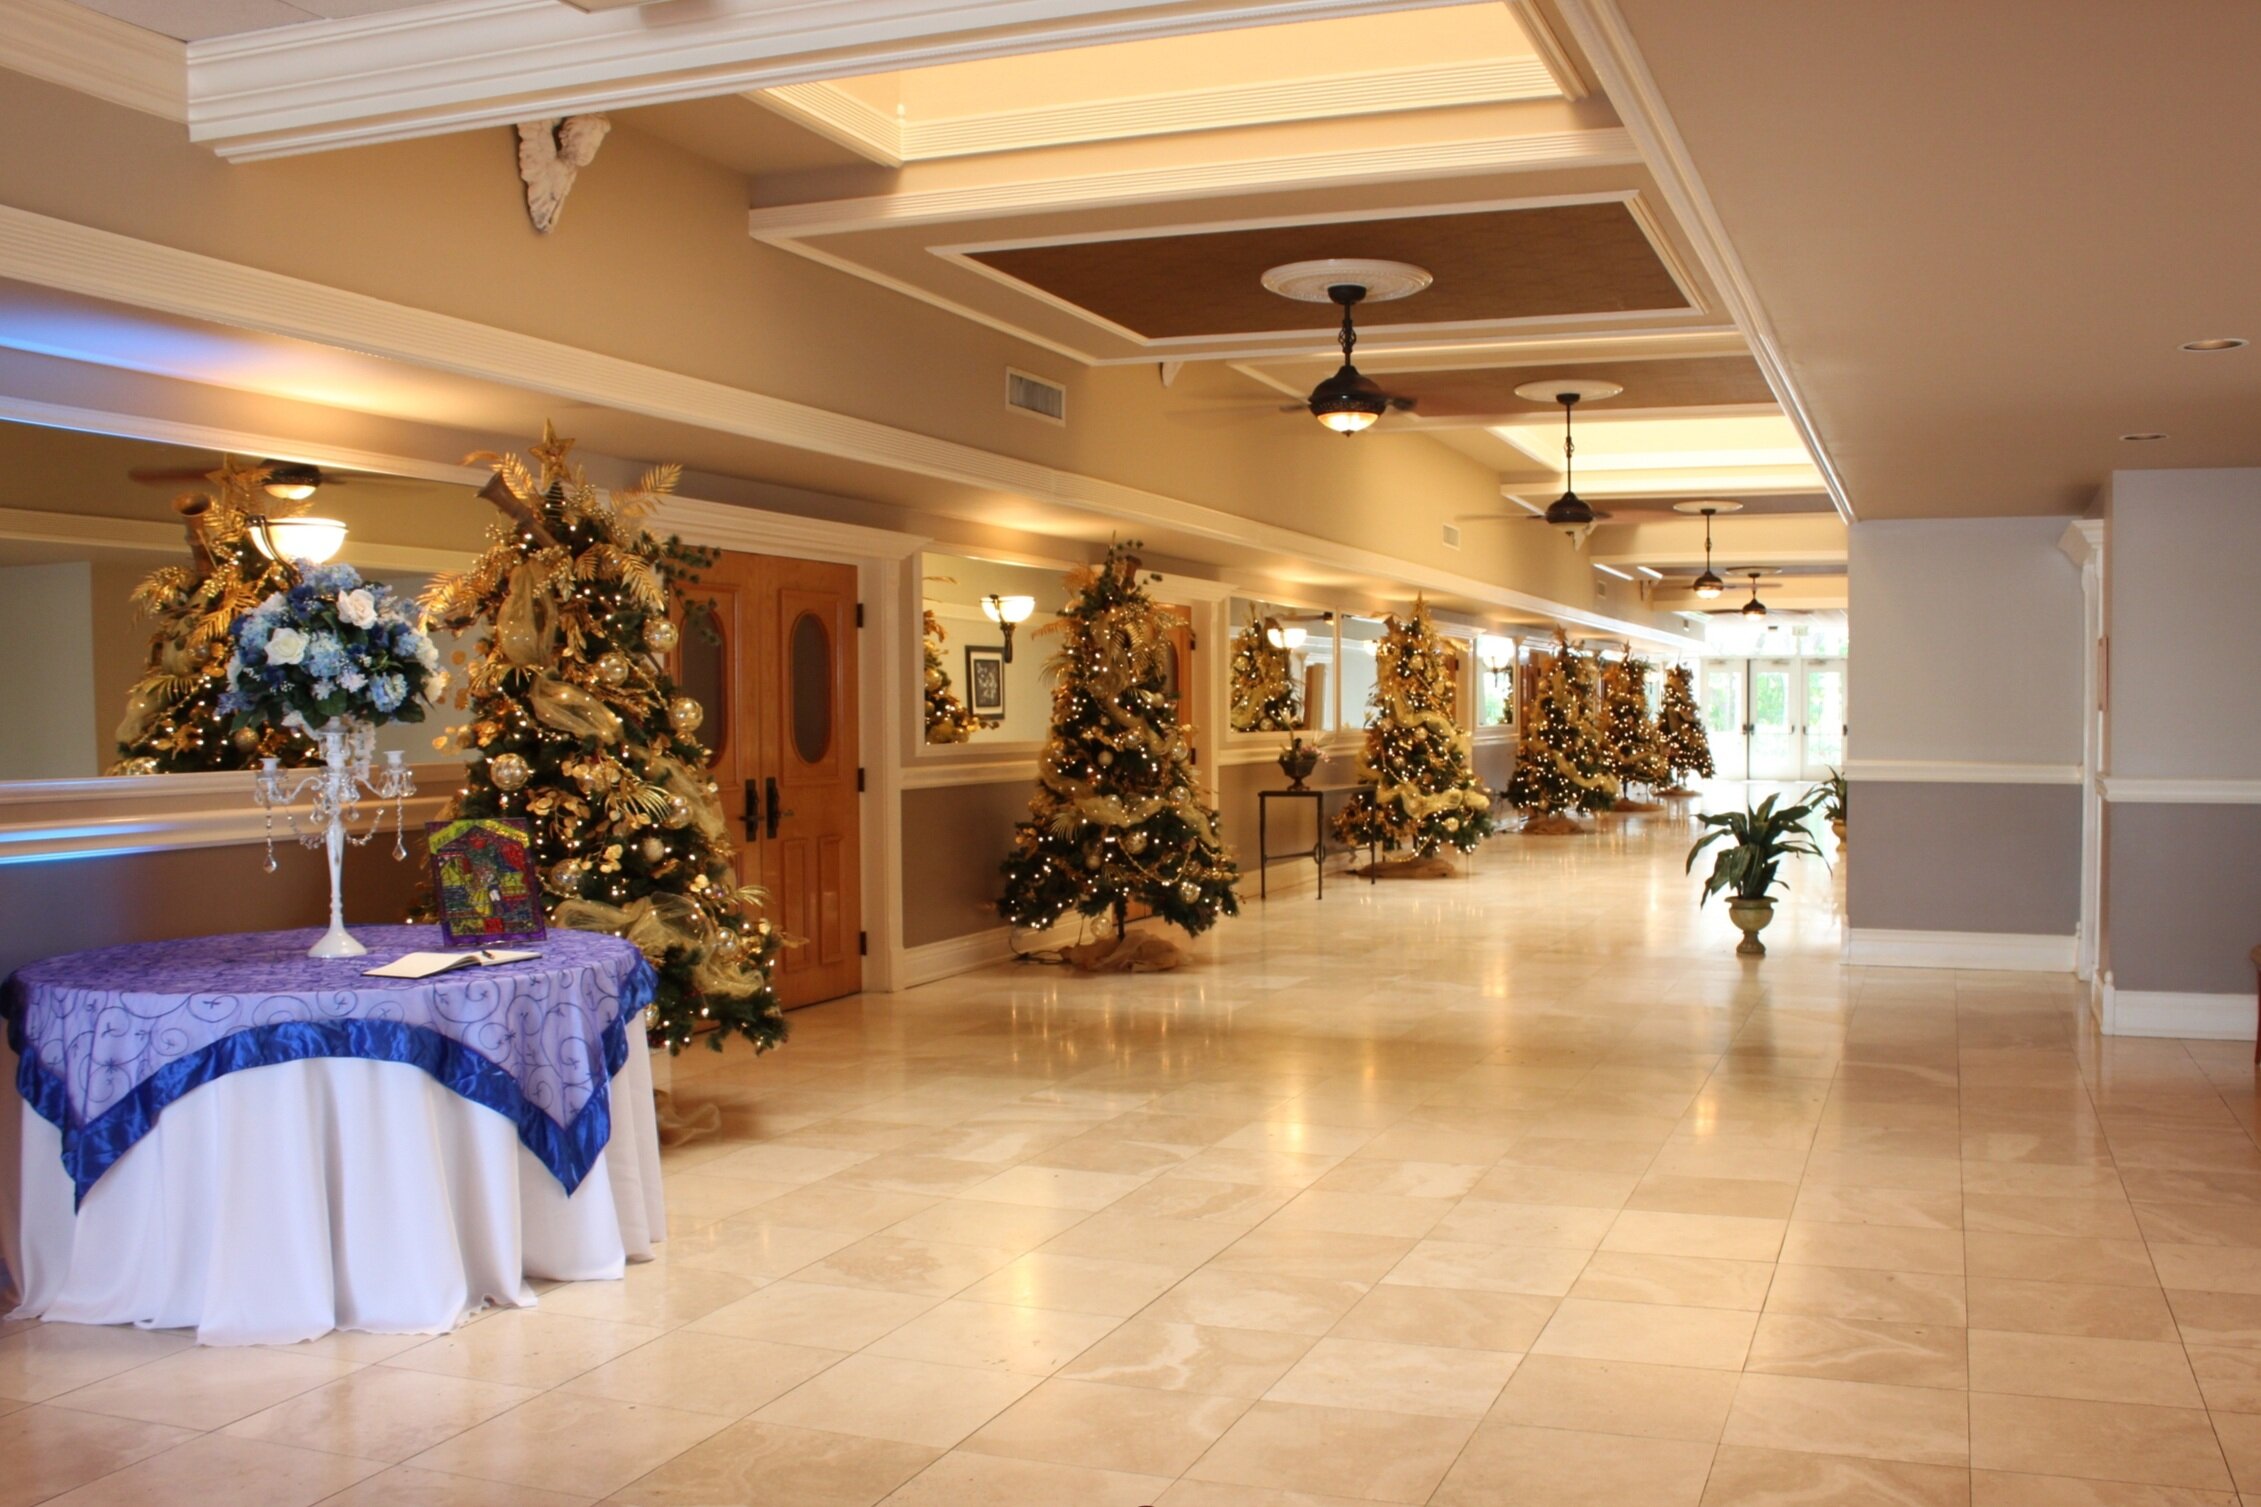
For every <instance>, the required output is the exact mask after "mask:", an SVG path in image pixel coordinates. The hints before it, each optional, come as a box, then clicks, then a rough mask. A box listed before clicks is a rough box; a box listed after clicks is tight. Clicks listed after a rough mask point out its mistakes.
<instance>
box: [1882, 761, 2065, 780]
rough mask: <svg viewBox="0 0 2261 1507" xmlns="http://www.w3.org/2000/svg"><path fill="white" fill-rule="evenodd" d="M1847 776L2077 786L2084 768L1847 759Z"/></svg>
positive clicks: (1988, 762) (1985, 762)
mask: <svg viewBox="0 0 2261 1507" xmlns="http://www.w3.org/2000/svg"><path fill="white" fill-rule="evenodd" d="M1845 777H1846V778H1847V779H1850V780H1889V781H1895V782H1898V783H1900V784H1908V785H2078V784H2079V783H2080V777H2081V768H2080V766H2079V765H2078V764H2004V763H1994V762H1991V761H1978V760H1963V759H1847V760H1846V761H1845Z"/></svg>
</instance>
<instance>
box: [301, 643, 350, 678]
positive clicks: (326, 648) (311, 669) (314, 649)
mask: <svg viewBox="0 0 2261 1507" xmlns="http://www.w3.org/2000/svg"><path fill="white" fill-rule="evenodd" d="M301 663H303V664H304V665H305V666H306V673H307V674H309V675H312V676H313V677H315V678H316V679H317V680H335V679H337V678H338V675H339V674H340V673H341V672H342V671H343V670H344V669H345V668H346V666H347V665H348V664H349V663H350V661H349V660H348V659H347V658H346V652H345V645H343V644H341V643H339V642H338V639H337V635H336V634H334V633H317V634H315V635H314V638H313V641H312V642H311V643H309V644H308V645H307V646H306V657H305V659H304V660H302V661H301Z"/></svg>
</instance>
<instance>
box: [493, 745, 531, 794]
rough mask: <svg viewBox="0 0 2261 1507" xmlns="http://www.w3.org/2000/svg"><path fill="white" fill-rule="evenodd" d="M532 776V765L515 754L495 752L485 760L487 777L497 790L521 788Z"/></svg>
mask: <svg viewBox="0 0 2261 1507" xmlns="http://www.w3.org/2000/svg"><path fill="white" fill-rule="evenodd" d="M533 777H534V770H533V767H532V766H531V765H529V764H528V763H527V762H526V761H525V759H523V758H521V757H520V756H519V755H517V754H514V753H503V754H496V755H495V756H494V757H493V758H491V759H489V760H488V761H487V778H488V779H490V780H492V781H493V782H494V786H495V788H496V789H497V790H517V789H521V788H522V787H524V785H525V784H526V782H527V781H528V780H530V779H532V778H533Z"/></svg>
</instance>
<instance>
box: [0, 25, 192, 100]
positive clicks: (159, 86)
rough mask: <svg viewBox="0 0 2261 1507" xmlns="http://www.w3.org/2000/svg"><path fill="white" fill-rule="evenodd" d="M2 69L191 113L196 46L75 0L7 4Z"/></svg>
mask: <svg viewBox="0 0 2261 1507" xmlns="http://www.w3.org/2000/svg"><path fill="white" fill-rule="evenodd" d="M0 68H8V69H13V70H14V71H15V72H17V73H25V74H29V75H31V76H32V77H33V78H38V79H45V80H46V81H47V82H48V83H50V84H61V85H62V86H63V87H64V88H66V89H76V90H78V91H79V93H81V94H91V95H93V96H94V97H95V98H96V99H106V100H108V101H109V102H110V103H111V104H113V105H124V106H125V107H126V108H127V109H129V110H140V111H142V112H143V113H145V114H149V115H156V116H161V117H163V118H164V119H166V120H173V121H185V120H187V119H188V48H187V46H186V45H184V44H182V43H180V42H176V41H174V40H173V39H172V38H171V37H163V36H159V35H158V34H157V33H156V32H153V31H144V30H143V29H142V28H140V27H138V26H129V25H127V24H126V23H125V22H123V21H118V20H113V19H112V18H111V17H109V16H105V15H103V14H102V13H101V12H100V11H94V10H89V9H87V8H86V7H85V6H83V5H74V4H71V3H70V0H7V3H6V4H0Z"/></svg>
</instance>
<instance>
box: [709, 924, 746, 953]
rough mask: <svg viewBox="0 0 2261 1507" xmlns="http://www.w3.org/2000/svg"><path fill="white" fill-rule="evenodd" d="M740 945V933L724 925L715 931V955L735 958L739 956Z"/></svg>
mask: <svg viewBox="0 0 2261 1507" xmlns="http://www.w3.org/2000/svg"><path fill="white" fill-rule="evenodd" d="M739 945H740V944H739V941H738V933H736V932H734V931H732V930H730V929H729V928H728V927H724V928H723V929H722V930H721V931H718V932H716V933H715V937H714V955H715V956H716V957H718V958H734V957H736V956H738V948H739Z"/></svg>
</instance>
